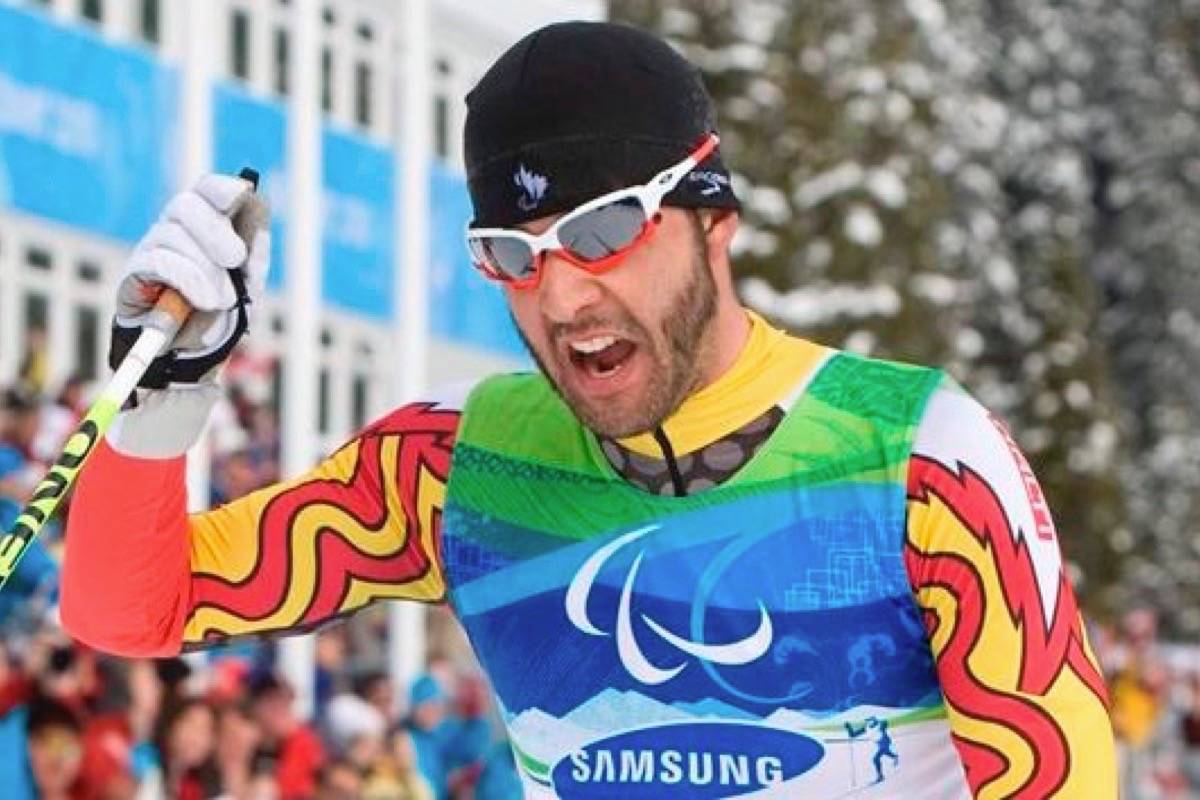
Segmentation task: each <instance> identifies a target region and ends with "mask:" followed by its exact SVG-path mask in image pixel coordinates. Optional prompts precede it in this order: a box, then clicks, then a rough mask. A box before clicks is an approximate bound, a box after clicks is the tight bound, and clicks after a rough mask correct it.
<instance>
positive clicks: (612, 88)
mask: <svg viewBox="0 0 1200 800" xmlns="http://www.w3.org/2000/svg"><path fill="white" fill-rule="evenodd" d="M716 129H717V125H716V113H715V111H714V109H713V103H712V98H710V97H709V95H708V92H707V91H706V90H705V88H704V84H703V82H702V81H701V80H700V73H699V71H698V70H697V69H696V68H695V67H694V66H692V65H691V64H690V63H689V62H688V61H687V60H686V59H684V58H683V57H682V56H681V55H679V54H678V53H677V52H675V51H674V50H673V49H672V48H671V47H670V45H668V44H667V43H666V42H664V41H662V40H661V39H658V38H656V37H654V36H652V35H650V34H648V33H645V32H644V31H640V30H638V29H636V28H630V27H627V26H625V25H618V24H615V23H609V22H564V23H558V24H555V25H549V26H547V27H545V28H542V29H541V30H538V31H535V32H533V33H531V34H529V35H528V36H526V37H525V38H524V39H522V40H521V41H519V42H517V43H516V44H515V45H513V46H512V47H511V48H509V50H508V52H506V53H505V54H504V55H502V56H501V57H500V58H499V60H497V61H496V63H495V64H493V65H492V67H491V69H489V70H488V72H487V74H486V75H484V76H483V78H482V79H481V80H480V81H479V83H478V84H477V85H476V86H475V88H474V89H473V90H472V91H471V92H470V94H468V95H467V120H466V131H465V135H464V138H465V156H466V166H467V183H468V185H469V187H470V191H471V202H472V204H473V205H474V210H475V219H474V221H473V222H472V225H473V226H474V227H508V226H512V225H516V224H519V223H522V222H527V221H529V220H531V219H537V218H538V217H544V216H548V215H551V214H556V213H561V212H563V211H568V210H570V209H571V208H574V207H575V206H577V205H579V204H581V203H584V202H586V201H588V200H590V199H592V198H594V197H597V196H599V195H602V194H604V193H605V192H610V191H614V190H616V189H622V188H624V187H626V186H631V185H634V184H640V183H645V182H646V181H648V180H649V179H650V178H652V177H653V176H654V175H655V174H656V173H658V172H660V171H661V170H664V169H666V168H667V167H670V166H672V165H673V164H675V163H677V162H679V161H682V160H683V159H684V158H686V157H687V156H688V154H689V153H690V152H691V151H692V150H694V149H695V148H696V146H697V145H699V144H700V143H701V142H702V141H703V140H704V137H705V136H706V135H707V134H709V133H713V132H716ZM663 202H664V204H665V205H673V206H682V207H688V208H694V207H711V208H730V209H736V208H739V204H738V200H737V197H735V196H734V193H733V187H732V186H731V185H730V182H729V172H728V171H727V170H726V169H725V165H724V164H723V163H722V162H721V156H720V152H719V150H718V151H715V152H714V153H713V154H712V155H711V156H709V157H708V158H707V159H706V160H705V161H704V162H703V163H702V164H700V165H699V166H698V167H697V168H696V169H694V170H692V172H691V173H689V174H688V175H687V176H686V177H684V179H683V180H682V181H681V182H680V184H679V185H678V186H677V187H676V188H675V190H674V191H672V192H671V193H670V194H668V195H667V196H666V197H665V198H664V200H663Z"/></svg>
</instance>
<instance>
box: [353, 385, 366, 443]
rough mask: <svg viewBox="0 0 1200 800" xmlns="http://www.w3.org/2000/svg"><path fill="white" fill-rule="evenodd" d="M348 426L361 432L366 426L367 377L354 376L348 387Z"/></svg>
mask: <svg viewBox="0 0 1200 800" xmlns="http://www.w3.org/2000/svg"><path fill="white" fill-rule="evenodd" d="M350 424H351V426H352V427H353V428H354V430H356V431H358V430H362V428H363V427H364V426H365V425H366V424H367V376H365V375H355V376H354V382H353V383H352V384H351V385H350Z"/></svg>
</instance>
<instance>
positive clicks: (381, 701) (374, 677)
mask: <svg viewBox="0 0 1200 800" xmlns="http://www.w3.org/2000/svg"><path fill="white" fill-rule="evenodd" d="M354 693H355V694H357V695H358V696H359V697H361V698H362V699H363V700H365V701H366V702H367V703H369V704H370V705H371V707H373V708H374V709H375V710H376V711H378V712H379V716H380V717H381V718H382V719H383V720H384V722H385V723H386V725H387V727H389V728H390V727H393V726H394V725H395V724H396V723H397V722H398V721H399V719H398V717H399V715H398V714H397V709H396V691H395V689H394V688H393V686H392V679H391V677H390V676H389V675H388V674H387V673H386V672H383V671H382V670H371V671H369V672H365V673H363V674H362V675H361V676H360V677H359V678H358V679H357V680H356V681H355V682H354Z"/></svg>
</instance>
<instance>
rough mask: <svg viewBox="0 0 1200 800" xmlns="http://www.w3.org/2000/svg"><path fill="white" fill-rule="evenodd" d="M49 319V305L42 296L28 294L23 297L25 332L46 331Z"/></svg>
mask: <svg viewBox="0 0 1200 800" xmlns="http://www.w3.org/2000/svg"><path fill="white" fill-rule="evenodd" d="M49 318H50V304H49V303H48V302H46V296H45V295H44V294H36V293H32V292H31V293H30V294H27V295H25V326H24V327H25V330H26V331H29V332H33V331H43V332H45V330H46V323H47V321H48V320H49Z"/></svg>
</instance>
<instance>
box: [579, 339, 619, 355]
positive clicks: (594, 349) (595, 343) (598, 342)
mask: <svg viewBox="0 0 1200 800" xmlns="http://www.w3.org/2000/svg"><path fill="white" fill-rule="evenodd" d="M616 343H617V337H615V336H597V337H595V338H593V339H584V340H583V341H581V342H571V349H572V350H574V351H575V352H577V353H599V352H600V351H601V350H603V349H604V348H606V347H612V346H613V345H614V344H616Z"/></svg>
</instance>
